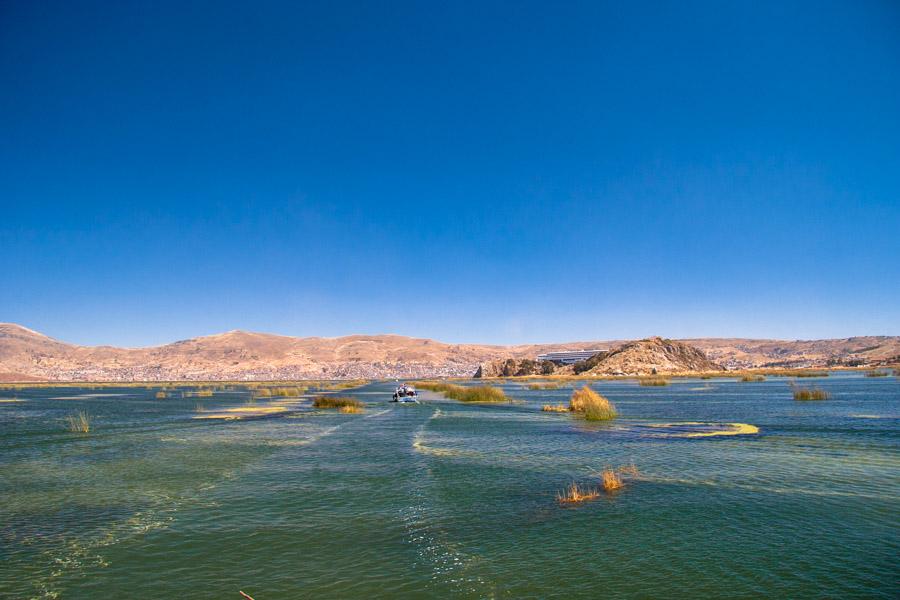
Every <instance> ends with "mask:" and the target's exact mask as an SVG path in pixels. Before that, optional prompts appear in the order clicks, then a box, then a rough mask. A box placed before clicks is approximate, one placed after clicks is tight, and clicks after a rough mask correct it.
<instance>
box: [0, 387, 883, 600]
mask: <svg viewBox="0 0 900 600" xmlns="http://www.w3.org/2000/svg"><path fill="white" fill-rule="evenodd" d="M801 383H802V384H803V385H811V384H814V385H816V386H819V387H822V388H824V389H826V390H828V391H829V392H830V393H831V396H832V397H831V399H829V400H826V401H822V402H797V401H795V400H793V399H792V396H791V393H790V389H789V388H788V385H787V381H786V380H785V379H783V378H770V379H769V380H767V381H765V382H761V383H739V382H735V381H734V380H725V379H716V380H708V381H707V380H699V379H685V380H674V381H673V383H672V385H670V386H668V387H640V386H638V385H637V383H635V382H632V381H614V382H602V383H596V384H594V387H595V389H597V390H598V391H599V392H600V393H602V394H604V395H606V396H607V397H608V398H609V399H610V400H612V401H613V402H614V403H615V404H616V406H617V407H618V409H619V413H620V418H618V419H617V420H616V421H615V422H613V423H611V424H588V423H586V422H584V421H579V420H576V419H573V418H572V417H570V416H569V415H567V414H553V413H542V412H540V406H541V404H544V403H549V402H565V401H567V399H568V396H569V395H570V394H571V390H572V387H571V386H568V387H565V388H562V389H559V390H539V391H531V390H527V389H526V388H525V387H524V386H523V385H522V384H519V383H511V384H507V385H505V386H504V387H505V389H506V392H507V394H508V395H510V396H512V397H513V398H515V399H517V400H519V401H521V402H517V403H514V404H504V405H463V404H459V403H457V402H454V401H448V400H444V399H442V398H441V397H440V396H438V395H436V394H432V393H427V392H426V393H423V403H422V404H420V405H400V406H398V405H396V404H389V403H388V402H387V400H388V399H389V395H390V391H391V390H392V389H393V384H390V383H375V384H371V385H368V386H365V387H362V388H358V389H355V390H351V391H349V392H347V394H348V395H353V396H355V397H357V398H358V399H360V400H362V401H364V402H365V403H366V404H367V408H366V412H365V413H364V414H362V415H345V414H338V413H336V412H334V411H320V410H314V409H312V408H311V407H310V402H309V399H308V398H303V399H299V400H293V401H288V402H286V403H283V404H281V405H280V406H281V408H283V409H284V410H286V412H283V413H273V414H270V415H268V416H265V417H264V418H247V419H243V420H232V421H223V420H217V419H197V418H195V417H197V416H203V415H209V414H210V413H211V412H214V411H218V410H222V409H228V408H235V407H242V406H246V404H247V400H248V394H247V392H246V391H245V390H233V391H226V392H217V393H216V394H215V395H214V397H212V398H169V399H165V400H157V399H156V398H155V397H154V393H155V390H148V389H145V388H128V387H123V388H102V389H80V388H74V387H73V388H32V389H19V390H0V399H2V400H3V401H2V402H0V559H2V561H0V597H3V598H150V597H154V598H176V597H177V598H216V599H221V598H236V599H238V598H239V595H238V590H244V591H245V592H247V593H248V594H250V595H252V596H254V597H255V598H256V600H271V599H275V598H348V597H356V598H371V597H381V598H428V597H433V598H546V597H560V598H562V597H565V598H596V597H600V596H612V597H626V598H627V597H633V598H654V597H656V598H658V597H666V598H696V597H713V596H719V597H732V598H736V597H759V596H778V597H783V598H813V597H831V598H847V597H883V598H897V597H898V596H900V567H898V564H900V561H898V557H900V523H898V514H900V510H898V509H900V452H898V450H900V382H898V381H897V379H896V378H895V377H884V378H877V379H875V378H865V377H863V376H862V375H861V374H859V373H840V374H833V375H832V376H831V377H828V378H824V379H814V380H801ZM258 402H259V403H260V404H262V405H266V404H267V403H266V402H265V401H258ZM198 404H199V405H202V408H203V410H204V411H205V412H197V408H198ZM82 410H83V411H86V412H88V413H89V414H90V415H91V416H92V418H93V430H92V431H91V433H90V434H74V433H70V432H69V431H67V429H66V425H65V418H66V417H67V416H68V415H71V414H73V413H76V412H77V411H82ZM235 414H240V413H235ZM685 423H706V424H708V425H685ZM726 423H745V424H750V425H754V426H756V427H758V428H759V433H757V434H752V435H736V436H712V437H686V436H685V435H684V434H686V433H691V432H698V431H699V432H708V431H715V430H718V429H728V428H727V427H725V426H718V425H715V424H726ZM667 424H668V425H670V426H664V425H667ZM672 424H674V425H672ZM631 463H633V464H634V465H635V466H636V467H637V468H638V470H639V472H640V475H638V476H637V477H632V478H629V479H628V480H627V485H626V486H625V488H624V489H622V490H620V491H619V492H616V493H613V494H602V495H601V497H600V498H599V499H597V500H595V501H592V502H588V503H584V504H580V505H577V506H561V505H560V504H558V503H557V501H556V499H555V497H556V494H557V492H559V491H560V490H562V489H563V488H564V487H565V486H566V485H567V484H569V483H571V482H572V481H578V482H580V483H584V484H591V483H593V482H596V472H597V471H599V470H600V469H602V468H603V467H605V466H621V465H626V464H631Z"/></svg>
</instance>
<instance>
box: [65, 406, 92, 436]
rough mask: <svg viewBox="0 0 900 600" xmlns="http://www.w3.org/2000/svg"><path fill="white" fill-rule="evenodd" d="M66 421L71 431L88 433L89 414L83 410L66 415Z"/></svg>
mask: <svg viewBox="0 0 900 600" xmlns="http://www.w3.org/2000/svg"><path fill="white" fill-rule="evenodd" d="M66 422H67V423H68V425H69V431H71V432H72V433H89V432H90V431H91V416H90V415H89V414H87V413H86V412H84V411H83V410H82V411H79V412H77V413H75V414H74V415H69V416H68V417H66Z"/></svg>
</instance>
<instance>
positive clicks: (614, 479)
mask: <svg viewBox="0 0 900 600" xmlns="http://www.w3.org/2000/svg"><path fill="white" fill-rule="evenodd" d="M600 483H601V485H602V486H603V490H604V491H606V492H613V491H615V490H618V489H620V488H621V487H622V486H624V485H625V484H624V483H622V477H621V476H620V475H619V474H618V473H617V472H616V471H615V469H611V468H606V469H603V471H602V472H601V473H600Z"/></svg>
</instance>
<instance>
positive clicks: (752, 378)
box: [740, 375, 766, 383]
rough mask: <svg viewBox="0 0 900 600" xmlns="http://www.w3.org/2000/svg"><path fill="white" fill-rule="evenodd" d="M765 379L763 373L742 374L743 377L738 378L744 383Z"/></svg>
mask: <svg viewBox="0 0 900 600" xmlns="http://www.w3.org/2000/svg"><path fill="white" fill-rule="evenodd" d="M765 380H766V376H765V375H744V376H743V377H741V378H740V381H742V382H744V383H753V382H758V381H765Z"/></svg>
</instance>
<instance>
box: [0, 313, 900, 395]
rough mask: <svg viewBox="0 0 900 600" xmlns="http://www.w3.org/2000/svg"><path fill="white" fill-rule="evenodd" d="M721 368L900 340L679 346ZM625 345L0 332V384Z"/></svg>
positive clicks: (445, 365)
mask: <svg viewBox="0 0 900 600" xmlns="http://www.w3.org/2000/svg"><path fill="white" fill-rule="evenodd" d="M682 341H685V342H686V343H688V344H689V345H691V346H694V347H696V348H699V349H700V350H703V352H705V353H706V355H707V356H708V357H709V359H710V360H712V361H714V362H716V363H719V364H722V365H723V366H725V367H728V368H734V367H749V366H823V365H826V364H829V363H830V364H848V363H856V362H860V363H861V364H886V363H890V362H892V361H896V360H900V338H898V337H865V338H851V339H849V340H820V341H802V342H778V341H774V340H732V339H723V340H716V339H698V340H682ZM624 343H626V341H599V342H569V343H560V344H533V345H521V346H496V345H482V344H445V343H443V342H438V341H434V340H429V339H423V338H409V337H404V336H399V335H371V336H368V335H353V336H346V337H339V338H318V337H310V338H297V337H289V336H281V335H273V334H266V333H250V332H245V331H230V332H228V333H222V334H218V335H211V336H205V337H198V338H192V339H189V340H183V341H179V342H174V343H171V344H166V345H163V346H154V347H149V348H116V347H112V346H79V345H76V344H69V343H66V342H62V341H59V340H55V339H53V338H50V337H47V336H45V335H43V334H41V333H38V332H36V331H32V330H30V329H27V328H25V327H22V326H20V325H15V324H11V323H0V380H5V381H26V380H51V381H168V380H277V379H311V378H313V379H326V378H327V379H333V378H395V377H396V378H407V377H442V376H471V375H473V374H474V373H475V371H476V370H477V369H478V367H479V366H480V365H482V364H484V363H489V362H491V361H496V360H500V359H504V360H505V359H508V358H513V359H518V360H521V359H534V358H535V357H536V356H537V355H538V354H540V353H542V352H552V351H559V350H579V349H586V348H590V349H597V350H611V349H613V348H618V347H620V346H622V344H624Z"/></svg>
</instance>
